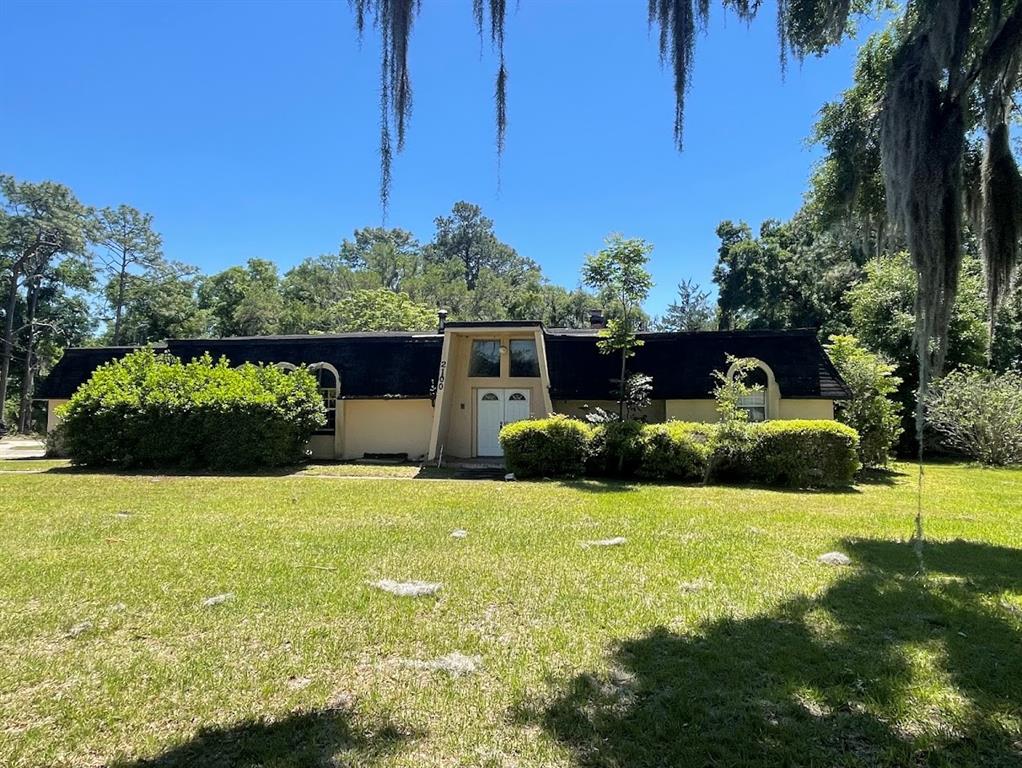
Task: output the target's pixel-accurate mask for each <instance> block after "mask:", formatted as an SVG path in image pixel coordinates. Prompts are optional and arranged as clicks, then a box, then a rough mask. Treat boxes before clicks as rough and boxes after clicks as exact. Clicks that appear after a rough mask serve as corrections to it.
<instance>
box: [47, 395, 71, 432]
mask: <svg viewBox="0 0 1022 768" xmlns="http://www.w3.org/2000/svg"><path fill="white" fill-rule="evenodd" d="M66 402H67V400H47V401H46V431H47V432H52V431H53V430H55V429H56V428H57V425H58V424H60V418H59V417H58V416H57V409H58V408H59V407H60V406H62V405H64V404H65V403H66Z"/></svg>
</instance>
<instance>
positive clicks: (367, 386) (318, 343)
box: [167, 333, 443, 399]
mask: <svg viewBox="0 0 1022 768" xmlns="http://www.w3.org/2000/svg"><path fill="white" fill-rule="evenodd" d="M442 347H443V337H442V336H440V335H438V334H413V333H346V334H336V335H332V336H326V335H323V336H262V337H260V336H257V337H252V338H236V339H179V340H176V341H175V340H170V341H168V342H167V348H168V350H169V351H170V352H171V353H172V354H174V355H177V356H178V357H180V358H181V359H183V360H190V359H192V358H193V357H198V356H200V355H202V354H203V353H204V352H209V354H210V355H212V356H213V357H214V358H216V357H220V356H221V355H223V356H225V357H227V359H228V360H230V361H231V364H232V365H238V364H240V363H294V364H295V365H302V364H306V365H311V364H312V363H330V365H332V366H333V367H334V368H336V369H337V371H338V372H339V373H340V375H341V392H340V394H341V397H342V398H344V399H354V398H365V397H429V396H430V388H431V387H432V385H433V384H434V381H435V379H436V375H437V371H438V370H439V368H440V352H441V348H442Z"/></svg>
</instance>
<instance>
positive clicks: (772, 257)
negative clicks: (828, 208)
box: [713, 213, 864, 332]
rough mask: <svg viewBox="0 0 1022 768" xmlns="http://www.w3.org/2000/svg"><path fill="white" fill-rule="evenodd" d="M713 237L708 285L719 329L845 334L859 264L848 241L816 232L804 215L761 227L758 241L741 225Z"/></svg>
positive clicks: (726, 225) (728, 226) (860, 258)
mask: <svg viewBox="0 0 1022 768" xmlns="http://www.w3.org/2000/svg"><path fill="white" fill-rule="evenodd" d="M717 237H718V238H719V239H720V247H719V249H718V251H717V263H716V265H715V266H714V269H713V281H714V283H716V284H717V287H718V298H717V308H718V315H719V318H718V321H719V325H720V327H721V328H722V329H732V328H823V329H825V331H826V332H834V331H844V330H845V329H846V328H847V325H848V322H849V316H848V308H847V304H846V301H845V299H844V293H845V291H846V290H847V288H848V286H849V284H852V283H854V282H856V281H857V280H858V278H859V276H860V275H861V272H862V263H863V261H864V257H863V255H862V253H861V252H860V250H859V249H858V248H857V246H856V245H855V244H854V243H853V242H850V241H848V240H847V239H846V238H843V237H839V236H836V235H834V234H831V233H828V232H826V231H825V230H823V229H821V228H820V227H818V226H817V225H816V223H815V222H814V221H813V219H812V217H811V216H810V215H809V214H808V213H803V214H800V215H797V216H796V217H795V218H794V219H793V220H792V221H790V222H787V223H783V224H782V223H779V222H777V221H774V220H768V221H764V222H763V223H762V225H761V226H760V230H759V236H758V237H754V236H753V234H752V230H751V229H750V228H749V226H748V225H747V224H746V223H744V222H738V223H733V222H731V221H723V222H721V223H720V225H719V226H718V227H717Z"/></svg>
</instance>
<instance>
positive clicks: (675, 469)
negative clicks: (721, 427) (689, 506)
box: [636, 421, 715, 482]
mask: <svg viewBox="0 0 1022 768" xmlns="http://www.w3.org/2000/svg"><path fill="white" fill-rule="evenodd" d="M714 431H715V430H714V428H713V426H712V425H709V424H695V423H691V422H684V421H669V422H667V423H666V424H646V425H645V426H643V428H642V431H641V434H640V437H639V441H640V446H641V451H642V459H641V461H640V463H639V467H638V469H637V470H636V474H637V475H638V476H639V477H645V478H650V479H653V480H681V481H683V482H692V481H696V480H703V479H704V478H705V476H706V468H707V466H708V464H709V458H710V452H711V450H712V449H711V447H710V442H709V441H710V436H711V435H712V434H713V433H714Z"/></svg>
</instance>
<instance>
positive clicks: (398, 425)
mask: <svg viewBox="0 0 1022 768" xmlns="http://www.w3.org/2000/svg"><path fill="white" fill-rule="evenodd" d="M338 405H339V406H343V408H344V440H343V446H344V447H343V451H344V458H345V459H360V458H362V457H363V456H364V455H365V454H367V453H407V454H408V457H409V458H411V459H419V458H421V457H423V456H425V455H426V451H427V450H428V449H429V431H430V428H431V427H432V426H433V405H432V404H431V403H430V401H429V400H398V399H379V400H376V399H374V400H344V401H341V402H340V403H338Z"/></svg>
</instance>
